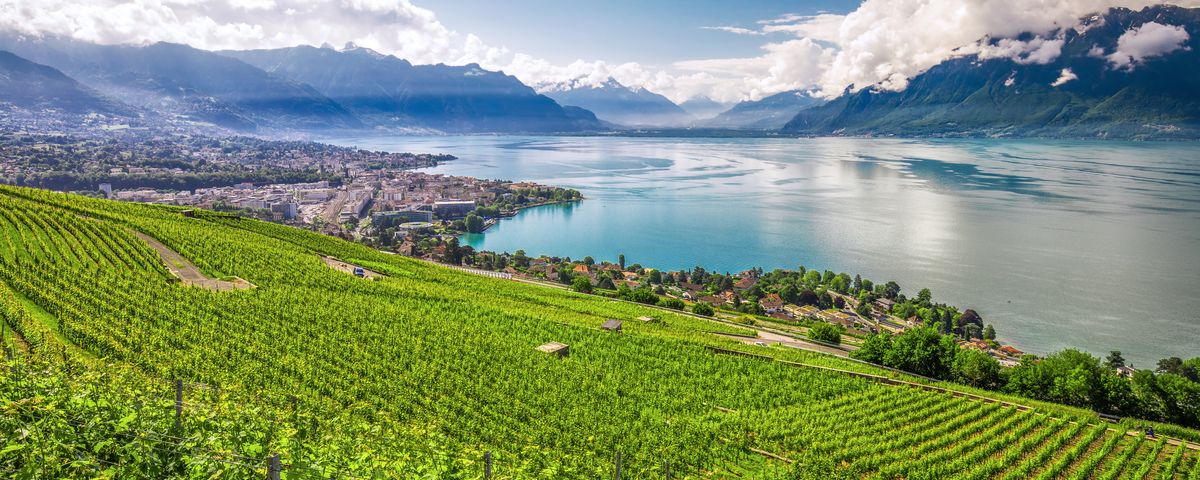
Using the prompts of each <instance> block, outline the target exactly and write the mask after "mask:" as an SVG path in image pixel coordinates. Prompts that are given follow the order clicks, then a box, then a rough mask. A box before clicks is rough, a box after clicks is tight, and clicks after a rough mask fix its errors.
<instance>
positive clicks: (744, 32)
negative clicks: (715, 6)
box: [701, 26, 767, 36]
mask: <svg viewBox="0 0 1200 480" xmlns="http://www.w3.org/2000/svg"><path fill="white" fill-rule="evenodd" d="M701 28H703V29H705V30H717V31H721V32H726V33H733V34H736V35H759V36H761V35H766V34H767V32H764V31H762V30H754V29H750V28H745V27H733V26H721V27H701Z"/></svg>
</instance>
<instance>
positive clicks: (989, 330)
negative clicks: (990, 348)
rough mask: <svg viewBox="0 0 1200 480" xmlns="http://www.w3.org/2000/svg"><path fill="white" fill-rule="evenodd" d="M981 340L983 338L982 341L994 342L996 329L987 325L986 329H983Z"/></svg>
mask: <svg viewBox="0 0 1200 480" xmlns="http://www.w3.org/2000/svg"><path fill="white" fill-rule="evenodd" d="M983 338H984V340H995V339H996V328H995V327H993V326H992V324H990V323H989V324H988V325H987V326H986V327H984V328H983Z"/></svg>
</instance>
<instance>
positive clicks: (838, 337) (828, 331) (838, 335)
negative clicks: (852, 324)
mask: <svg viewBox="0 0 1200 480" xmlns="http://www.w3.org/2000/svg"><path fill="white" fill-rule="evenodd" d="M843 333H846V328H845V327H843V326H841V325H834V324H832V323H825V322H817V323H815V324H814V325H813V326H812V327H809V329H808V338H811V339H813V340H816V341H818V342H825V343H832V344H839V343H842V334H843Z"/></svg>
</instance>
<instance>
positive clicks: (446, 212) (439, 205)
mask: <svg viewBox="0 0 1200 480" xmlns="http://www.w3.org/2000/svg"><path fill="white" fill-rule="evenodd" d="M471 210H475V201H474V200H442V201H439V202H434V203H433V213H436V214H437V215H438V216H439V217H442V218H459V217H465V216H466V215H467V214H468V213H471Z"/></svg>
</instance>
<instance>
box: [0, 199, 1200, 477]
mask: <svg viewBox="0 0 1200 480" xmlns="http://www.w3.org/2000/svg"><path fill="white" fill-rule="evenodd" d="M0 233H2V234H3V239H2V240H0V316H2V317H3V320H4V323H5V325H6V328H5V332H6V333H5V335H4V341H5V344H6V346H8V347H9V348H11V349H14V350H16V352H17V355H16V359H15V360H13V361H11V362H9V363H8V365H7V366H8V368H4V369H3V373H0V402H2V403H0V409H3V411H4V415H3V416H2V417H0V439H2V440H3V442H2V443H3V445H4V446H3V447H0V476H3V477H22V478H52V477H53V478H57V477H69V478H77V477H116V478H125V477H140V476H147V477H156V478H164V477H166V478H169V477H177V478H193V477H206V478H210V477H216V478H263V477H264V476H266V475H268V474H269V473H272V471H273V470H274V469H275V468H276V465H277V468H278V470H279V471H280V473H281V477H282V478H330V477H335V478H364V477H366V478H385V477H386V478H482V477H483V476H484V472H485V468H486V467H485V463H486V462H485V461H484V460H483V458H484V455H485V453H487V454H489V456H490V458H491V465H492V467H491V468H492V470H491V471H492V473H493V477H494V478H611V477H612V476H613V475H614V474H615V473H616V469H617V468H620V469H621V475H623V477H622V478H664V477H665V475H666V474H667V470H668V469H669V470H670V472H671V474H672V475H673V478H832V477H846V478H850V477H853V478H862V477H868V478H910V479H911V478H948V477H957V478H980V479H985V478H997V479H1015V478H1151V477H1153V478H1164V479H1165V478H1183V479H1194V478H1197V475H1200V467H1198V466H1197V457H1198V454H1197V452H1196V451H1195V450H1192V449H1190V448H1188V446H1187V445H1186V444H1181V443H1180V442H1177V441H1165V440H1161V439H1152V438H1142V437H1140V436H1133V435H1125V433H1124V432H1121V431H1117V430H1114V429H1111V428H1109V426H1108V425H1106V424H1098V423H1096V422H1095V419H1094V417H1088V416H1081V417H1079V418H1072V417H1067V416H1064V415H1063V414H1062V413H1063V411H1059V410H1054V409H1049V410H1048V409H1045V408H1034V409H1025V408H1019V407H1017V406H1014V405H1007V404H1000V403H993V402H986V401H980V400H978V399H972V398H966V397H960V396H954V395H949V394H947V393H944V392H938V391H927V390H924V389H921V388H914V387H912V386H908V385H893V384H890V383H887V382H881V381H877V380H876V379H872V378H864V377H862V376H859V375H856V374H853V373H851V372H839V371H833V370H829V369H828V368H837V369H844V370H847V371H852V372H855V373H867V374H877V375H881V376H883V377H899V378H903V376H902V375H897V374H895V373H892V372H887V371H883V370H879V369H876V368H875V367H871V366H868V365H863V364H858V363H853V362H851V361H848V360H844V359H839V358H835V357H830V356H824V355H819V354H815V353H808V352H804V351H800V350H794V349H787V348H763V347H756V346H753V345H744V344H742V343H740V342H737V341H735V340H732V339H729V338H725V337H722V336H719V335H713V333H714V332H721V333H733V334H738V333H742V334H744V333H748V332H746V331H745V330H744V329H742V328H740V327H736V326H727V325H724V324H719V323H712V322H710V321H708V320H704V319H701V318H697V317H692V316H687V315H683V314H676V313H669V312H665V311H661V310H657V309H650V308H647V307H643V306H638V305H633V304H629V303H624V302H617V301H612V300H607V299H604V298H600V297H594V296H584V295H578V294H574V293H571V292H567V291H561V290H556V289H548V288H544V287H539V286H535V285H527V284H522V283H519V282H513V281H507V280H502V279H492V278H485V277H481V276H475V275H471V274H467V273H463V272H459V271H455V270H452V269H448V268H444V267H440V266H436V265H432V264H427V263H423V262H419V261H415V260H411V259H406V258H403V257H398V256H392V255H386V254H383V253H381V252H377V251H373V250H370V249H367V248H365V247H362V246H359V245H355V244H352V243H348V242H344V241H341V240H337V239H333V238H330V237H324V236H320V235H317V234H313V233H310V232H306V231H302V230H298V229H292V228H288V227H283V226H278V225H273V224H268V223H261V222H257V221H252V220H244V219H236V218H227V217H223V216H218V215H215V214H208V213H205V212H197V215H195V216H194V217H189V216H184V215H183V214H181V211H179V210H177V209H174V208H169V207H159V206H149V205H136V204H123V203H115V202H109V201H104V200H95V199H89V198H84V197H78V196H71V195H65V194H58V193H50V192H45V191H39V190H29V189H18V188H11V187H0ZM142 236H146V237H148V238H151V239H153V240H155V241H156V242H159V243H161V245H162V246H163V247H165V248H167V249H169V250H170V251H171V252H174V253H175V254H178V255H179V256H180V257H181V258H183V259H186V260H187V261H188V262H190V263H191V264H192V265H194V267H195V268H196V269H197V270H199V272H200V273H202V274H203V276H204V277H206V278H211V279H233V278H236V279H239V280H241V281H244V282H247V283H248V284H250V285H253V286H254V288H248V289H211V288H204V287H203V286H202V285H192V284H189V283H187V282H180V281H178V280H177V277H175V275H173V274H172V273H171V270H170V269H168V268H167V265H166V264H164V262H163V258H164V256H163V255H160V254H161V253H162V250H161V249H160V250H158V251H156V250H155V248H152V247H151V246H150V245H149V244H148V243H147V242H146V241H145V240H143V238H142ZM327 258H334V259H337V260H338V261H340V262H344V263H345V264H349V265H353V266H360V267H364V268H366V269H367V270H369V271H371V272H375V273H377V274H378V275H377V276H372V277H369V278H359V277H357V276H354V275H348V274H347V273H346V272H344V271H340V270H338V269H335V268H332V267H331V266H330V265H331V264H330V263H328V262H327ZM643 316H650V317H652V318H653V319H654V320H655V321H652V322H642V321H637V320H635V319H637V318H638V317H643ZM609 319H618V320H623V321H624V325H623V329H622V331H621V332H620V333H615V332H610V331H606V330H603V329H601V328H600V325H602V324H603V323H604V322H605V321H607V320H609ZM548 342H561V343H564V344H567V345H569V354H568V355H566V356H565V357H561V358H560V357H558V356H552V355H547V354H545V353H542V352H539V351H538V350H537V349H536V348H537V347H538V346H539V345H542V344H545V343H548ZM174 379H178V380H180V383H179V385H180V387H181V389H180V390H179V392H178V394H179V395H180V397H179V402H178V403H176V398H175V394H176V391H175V389H174V388H173V387H172V385H173V383H172V382H171V381H172V380H174ZM176 408H178V409H179V410H178V411H180V412H182V415H181V416H178V417H177V416H176V412H177V410H176ZM276 454H277V455H278V457H277V458H278V462H277V463H276V462H273V461H272V458H273V455H276ZM618 456H619V458H620V460H619V461H618V460H617V458H618ZM618 465H619V467H618Z"/></svg>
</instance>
